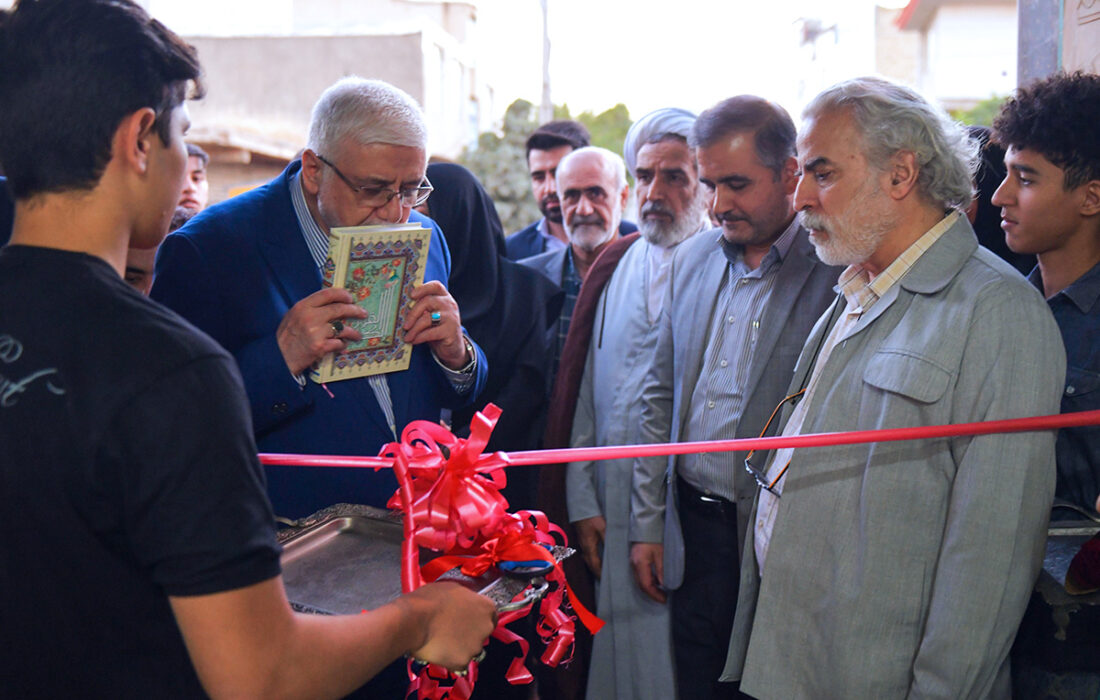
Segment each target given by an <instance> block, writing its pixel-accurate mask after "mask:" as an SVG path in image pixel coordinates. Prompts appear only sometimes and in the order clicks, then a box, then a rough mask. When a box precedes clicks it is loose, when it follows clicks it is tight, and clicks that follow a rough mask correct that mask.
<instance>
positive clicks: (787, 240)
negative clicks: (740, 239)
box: [718, 216, 801, 274]
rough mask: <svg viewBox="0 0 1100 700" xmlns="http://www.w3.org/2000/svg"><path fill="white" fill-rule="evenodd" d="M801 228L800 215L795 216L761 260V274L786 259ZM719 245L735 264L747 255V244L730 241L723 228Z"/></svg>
mask: <svg viewBox="0 0 1100 700" xmlns="http://www.w3.org/2000/svg"><path fill="white" fill-rule="evenodd" d="M799 228H801V226H800V225H799V223H798V217H797V216H796V217H793V218H792V219H791V223H789V224H787V228H785V229H783V233H781V234H779V238H777V239H775V243H772V247H771V249H770V250H769V251H768V253H767V255H765V256H764V259H763V260H761V261H760V272H761V274H763V273H765V272H767V271H768V270H770V269H771V268H772V266H773V265H778V264H779V263H781V262H783V260H785V259H786V257H787V253H789V252H790V250H791V246H792V245H794V239H795V236H796V235H797V234H798V230H799ZM718 245H719V246H721V248H722V252H723V253H725V255H726V259H727V260H729V261H730V263H732V264H734V265H736V264H737V263H738V261H740V260H741V259H742V258H743V257H744V255H745V246H743V245H741V244H740V243H730V242H729V241H728V240H726V237H725V236H724V235H722V230H721V229H719V231H718Z"/></svg>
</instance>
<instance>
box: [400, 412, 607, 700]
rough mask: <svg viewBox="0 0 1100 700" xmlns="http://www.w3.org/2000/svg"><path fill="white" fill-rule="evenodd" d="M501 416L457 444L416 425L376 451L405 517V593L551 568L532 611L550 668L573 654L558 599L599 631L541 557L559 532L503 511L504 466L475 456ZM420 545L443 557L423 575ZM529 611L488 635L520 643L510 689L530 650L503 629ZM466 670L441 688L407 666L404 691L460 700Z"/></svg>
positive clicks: (434, 676) (434, 675)
mask: <svg viewBox="0 0 1100 700" xmlns="http://www.w3.org/2000/svg"><path fill="white" fill-rule="evenodd" d="M500 413H501V411H500V409H499V408H498V407H496V406H494V405H493V404H489V405H488V406H486V407H485V408H484V409H483V410H482V411H481V412H479V413H477V414H475V415H474V419H473V421H472V422H471V424H470V437H469V438H465V439H463V438H457V437H455V436H454V435H453V434H452V433H451V432H450V431H449V430H447V429H445V428H443V427H442V426H440V425H438V424H435V423H432V422H429V421H414V422H412V423H410V424H409V425H408V426H406V427H405V429H404V430H403V431H402V433H401V441H400V442H396V443H390V444H389V445H386V446H385V447H384V448H383V449H382V455H383V456H385V457H389V458H391V459H392V460H393V468H394V474H395V476H396V477H397V482H398V485H399V486H398V491H397V493H395V494H394V495H393V497H392V498H390V500H389V503H388V504H387V505H388V506H389V507H390V508H400V509H401V510H402V511H403V512H404V513H405V524H404V532H405V539H404V542H403V543H402V557H401V586H402V590H404V591H405V592H406V593H408V592H410V591H413V590H415V589H417V588H419V587H420V586H421V585H423V582H424V581H425V580H427V581H434V580H436V579H437V578H438V577H439V576H441V575H443V574H444V573H445V572H447V571H450V570H451V569H453V568H455V567H456V566H457V567H461V571H462V573H464V574H466V575H467V576H473V577H477V576H480V575H482V574H484V573H485V572H487V571H488V570H489V569H490V568H491V567H493V566H496V565H497V564H499V563H500V562H503V561H535V560H538V561H545V562H547V563H552V564H553V569H552V570H551V571H550V572H549V573H548V574H547V575H546V578H547V580H549V581H551V582H554V583H556V584H557V586H556V588H555V589H554V590H552V591H551V592H550V593H549V594H548V595H547V596H546V597H545V598H543V600H542V601H541V603H540V605H539V614H540V620H539V622H538V625H537V629H538V633H539V636H540V637H541V638H542V640H543V641H544V642H545V643H546V645H547V648H546V651H545V652H544V653H543V655H542V661H543V662H544V663H546V664H547V665H550V666H556V665H558V663H560V662H561V661H562V660H567V658H566V657H567V654H571V650H572V647H573V638H574V634H575V626H574V622H573V618H572V616H571V615H569V613H567V612H566V611H565V610H563V609H562V603H563V601H564V598H565V596H566V595H568V597H569V601H570V603H571V604H572V606H573V609H574V610H575V611H576V612H577V615H578V617H580V618H581V620H582V622H584V624H585V626H587V627H588V629H589V630H590V631H591V632H592V633H593V634H595V633H596V632H597V631H598V630H599V629H600V627H602V626H603V621H602V620H600V619H599V618H597V617H596V616H595V615H593V614H592V613H590V612H589V611H588V610H586V609H585V608H584V606H583V605H581V603H580V601H578V600H577V599H576V597H575V596H574V595H573V591H572V589H571V588H569V584H568V582H567V581H566V580H565V574H564V572H563V571H562V568H561V564H560V563H559V562H558V561H557V560H556V559H555V558H554V556H553V554H551V553H550V550H549V549H548V546H552V545H554V544H557V543H558V542H559V541H560V543H561V544H563V545H564V544H566V541H565V534H564V533H563V532H562V530H561V528H559V527H558V526H556V525H554V524H553V523H551V522H550V521H549V519H548V518H547V517H546V515H545V514H543V513H541V512H538V511H520V512H519V513H516V514H511V513H509V512H508V501H506V500H505V499H504V497H503V496H501V495H500V489H501V488H503V487H504V486H505V484H506V483H507V481H506V477H505V476H504V469H503V467H505V466H507V465H508V463H509V462H508V458H507V456H506V455H504V454H502V453H493V454H488V455H486V454H483V453H482V451H483V450H484V449H485V447H486V445H488V444H489V436H490V434H491V433H492V431H493V428H494V427H495V426H496V422H497V419H498V418H499V417H500ZM544 545H545V546H544ZM420 547H424V548H426V549H431V550H435V551H439V552H444V555H443V556H440V557H437V558H436V559H433V560H432V561H429V562H428V563H427V564H425V565H424V567H422V568H421V567H419V566H418V564H419V560H420V552H419V548H420ZM530 610H531V606H527V607H526V608H524V609H522V610H518V611H515V612H511V613H506V614H504V615H501V616H500V617H499V618H498V621H497V628H496V630H495V631H494V632H493V637H494V638H496V639H498V640H500V641H502V642H505V643H511V642H517V643H518V644H519V647H520V651H521V653H520V654H519V655H518V657H517V658H516V659H514V660H513V661H512V664H511V666H510V668H509V671H508V680H509V681H510V682H511V683H513V684H515V683H530V682H531V680H532V677H531V674H530V673H529V672H528V671H527V670H526V668H525V667H524V664H523V661H524V659H525V658H526V656H527V651H528V644H527V641H526V640H524V639H523V638H522V637H519V636H518V635H516V634H515V633H513V632H511V631H510V630H507V629H505V627H504V626H505V625H506V624H508V623H509V622H512V621H513V620H516V619H519V618H520V617H523V616H524V615H526V614H528V613H529V612H530ZM570 658H571V657H570ZM473 666H474V668H472V669H471V673H470V674H469V675H468V676H467V677H465V678H458V679H456V681H455V683H454V684H453V685H451V686H449V687H448V686H445V685H444V684H442V683H441V680H444V679H446V678H447V677H448V674H446V672H445V671H444V670H443V669H440V668H438V667H435V666H431V665H429V666H427V667H425V668H424V669H422V670H421V671H420V672H419V673H413V672H412V667H411V662H410V668H409V674H410V679H411V681H412V683H411V685H410V689H414V690H416V691H417V696H418V697H419V698H421V699H422V700H437V699H438V698H442V697H444V696H447V697H449V698H453V699H454V700H465V698H468V697H469V694H470V692H471V691H472V690H473V682H474V680H475V679H476V675H475V674H476V664H475V665H473Z"/></svg>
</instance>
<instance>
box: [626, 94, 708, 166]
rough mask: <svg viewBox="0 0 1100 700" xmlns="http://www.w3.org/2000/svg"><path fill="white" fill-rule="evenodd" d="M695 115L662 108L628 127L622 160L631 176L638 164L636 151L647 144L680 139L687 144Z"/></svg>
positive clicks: (682, 110)
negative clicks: (624, 160) (624, 161)
mask: <svg viewBox="0 0 1100 700" xmlns="http://www.w3.org/2000/svg"><path fill="white" fill-rule="evenodd" d="M694 124H695V114H693V113H692V112H689V111H687V110H686V109H679V108H677V107H664V108H662V109H658V110H655V111H653V112H650V113H649V114H647V115H645V116H644V117H642V118H641V119H639V120H638V121H636V122H634V123H633V124H631V125H630V130H629V131H627V132H626V140H625V141H623V158H624V159H626V167H627V169H628V170H629V171H630V174H631V175H635V172H634V169H635V167H637V164H638V151H640V150H642V146H644V145H646V144H647V143H660V142H661V141H665V140H666V139H671V138H675V139H681V140H683V141H684V143H687V140H688V138H689V137H690V136H691V127H692V126H693V125H694Z"/></svg>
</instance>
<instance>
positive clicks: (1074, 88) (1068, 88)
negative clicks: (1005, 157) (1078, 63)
mask: <svg viewBox="0 0 1100 700" xmlns="http://www.w3.org/2000/svg"><path fill="white" fill-rule="evenodd" d="M1097 115H1100V75H1095V74H1092V73H1081V72H1080V71H1078V72H1076V73H1070V74H1066V73H1056V74H1054V75H1052V76H1049V77H1047V78H1043V79H1041V80H1038V81H1036V82H1034V83H1031V84H1030V85H1028V86H1027V87H1024V88H1020V89H1019V90H1017V91H1016V96H1015V97H1013V98H1011V99H1009V100H1008V101H1007V102H1005V103H1004V105H1003V106H1002V107H1001V111H1000V113H999V114H998V115H997V118H996V119H994V120H993V138H995V139H996V140H997V142H998V143H1000V144H1001V145H1003V146H1004V147H1005V148H1008V147H1012V148H1015V149H1017V150H1023V149H1025V148H1027V149H1030V150H1033V151H1036V152H1038V153H1039V154H1041V155H1042V156H1043V157H1044V158H1046V159H1047V160H1049V161H1050V162H1051V163H1054V164H1055V165H1057V166H1058V167H1059V168H1061V169H1062V170H1064V171H1065V178H1064V180H1063V182H1062V186H1063V187H1064V188H1065V189H1067V190H1072V189H1074V188H1076V187H1079V186H1080V185H1083V184H1084V183H1086V182H1088V181H1089V180H1100V129H1097V128H1096V120H1097V118H1098V117H1097Z"/></svg>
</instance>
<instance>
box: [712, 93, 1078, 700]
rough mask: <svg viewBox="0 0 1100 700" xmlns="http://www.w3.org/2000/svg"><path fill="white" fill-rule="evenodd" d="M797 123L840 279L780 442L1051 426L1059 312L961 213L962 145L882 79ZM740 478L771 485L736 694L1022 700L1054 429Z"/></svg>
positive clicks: (808, 189)
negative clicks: (1005, 423)
mask: <svg viewBox="0 0 1100 700" xmlns="http://www.w3.org/2000/svg"><path fill="white" fill-rule="evenodd" d="M803 117H804V121H803V124H802V130H801V132H800V133H799V136H798V158H799V166H800V170H801V171H802V176H801V179H800V180H799V183H798V188H797V191H796V192H795V202H794V203H795V207H796V208H797V209H798V212H799V218H800V219H801V220H802V223H803V225H805V226H806V228H808V229H809V230H810V238H811V241H812V242H813V245H814V247H815V248H816V249H817V253H818V256H820V257H821V259H822V260H825V261H826V262H829V263H831V264H833V265H846V266H847V267H846V268H845V270H844V271H843V273H842V274H841V275H840V278H839V283H838V284H839V288H840V291H841V294H840V296H839V297H838V298H837V300H836V302H835V303H834V304H833V305H832V307H831V308H830V309H829V310H828V311H827V312H826V313H825V314H823V315H822V316H821V319H820V321H819V322H818V323H817V325H816V326H815V328H814V330H813V332H812V333H811V334H810V336H809V338H808V339H807V341H806V345H805V347H804V349H803V351H802V354H801V357H800V358H799V360H798V365H797V366H796V368H795V371H794V376H793V378H792V380H791V384H790V387H789V389H788V395H789V396H798V398H797V399H796V400H795V403H794V405H793V408H792V407H791V406H790V405H787V406H784V407H783V409H782V413H781V415H780V419H779V421H780V424H781V425H782V434H783V435H800V434H810V433H832V432H842V431H863V430H876V429H889V428H901V427H912V426H923V425H929V426H932V425H942V424H946V423H971V422H977V421H988V420H998V419H1005V418H1017V417H1023V416H1033V415H1045V414H1050V413H1057V412H1058V407H1059V399H1060V396H1061V392H1062V388H1063V386H1064V380H1065V368H1066V365H1065V353H1064V351H1063V349H1062V343H1061V336H1060V334H1059V332H1058V328H1057V326H1056V325H1055V323H1054V319H1053V317H1052V316H1051V313H1050V310H1049V309H1048V308H1047V305H1046V303H1045V302H1044V300H1043V298H1042V296H1041V295H1040V294H1039V293H1038V292H1037V291H1036V289H1035V288H1034V287H1032V286H1031V285H1029V284H1028V283H1027V281H1026V280H1025V279H1024V278H1023V277H1021V276H1020V275H1019V274H1018V273H1017V272H1016V271H1015V270H1014V269H1013V268H1012V267H1010V266H1009V265H1008V264H1007V263H1005V262H1003V261H1002V260H1000V259H999V258H997V257H996V256H995V255H993V254H992V253H990V252H989V251H988V250H986V249H984V248H981V247H979V246H978V242H977V240H976V238H975V236H974V231H973V230H972V229H971V228H970V224H969V222H968V221H967V218H966V215H965V214H963V213H961V211H962V210H964V209H965V208H966V205H967V204H968V203H969V202H970V199H971V197H972V190H971V188H972V185H971V172H972V168H973V165H974V162H975V156H976V153H977V145H976V144H975V143H972V142H971V141H970V140H969V138H968V137H967V134H966V131H965V130H964V129H963V128H962V127H961V126H960V125H958V124H955V123H953V122H952V121H951V120H950V119H949V117H948V116H947V114H946V113H944V112H943V110H942V109H941V108H939V107H935V106H933V105H932V104H930V103H929V102H928V101H927V100H925V99H924V98H922V97H921V96H920V95H918V94H917V93H916V92H914V91H913V90H911V89H909V88H907V87H905V86H902V85H898V84H895V83H892V82H889V81H886V80H883V79H881V78H857V79H854V80H850V81H847V82H844V83H840V84H838V85H835V86H833V87H831V88H829V89H827V90H826V91H825V92H823V93H822V94H820V95H818V96H817V97H815V98H814V99H813V100H812V101H811V102H810V104H809V105H808V106H807V107H806V110H805V112H804V114H803ZM788 403H790V402H788ZM746 466H747V467H749V468H750V470H751V473H752V474H753V476H754V477H755V478H756V479H757V481H758V482H759V483H760V485H761V487H762V488H761V489H760V491H759V497H758V501H757V507H756V509H755V511H754V513H753V518H752V519H753V523H754V526H753V534H752V537H750V538H748V541H747V542H746V546H745V555H744V560H743V563H742V567H741V588H740V591H741V594H740V598H739V600H738V603H737V618H736V621H735V623H734V630H733V634H732V638H731V644H730V650H729V660H728V664H727V668H726V676H725V677H726V678H728V679H731V680H733V679H740V680H741V689H742V690H743V691H744V692H747V693H749V694H750V695H752V696H754V697H758V698H804V697H838V698H900V697H908V698H933V697H934V698H1007V697H1009V696H1010V695H1011V687H1010V686H1011V683H1010V674H1009V663H1008V652H1009V648H1010V647H1011V646H1012V640H1013V637H1014V636H1015V634H1016V629H1017V627H1018V625H1019V623H1020V619H1021V617H1022V615H1023V613H1024V609H1025V607H1026V606H1027V602H1028V599H1029V597H1030V595H1031V590H1032V584H1033V583H1034V581H1035V577H1036V575H1037V573H1038V571H1039V566H1040V565H1041V563H1042V559H1043V549H1044V547H1043V545H1044V542H1045V540H1046V530H1047V519H1048V517H1049V513H1050V504H1051V500H1052V498H1053V495H1054V481H1055V471H1054V431H1040V432H1030V433H1015V434H1000V435H978V436H962V437H955V438H950V439H935V440H933V439H926V440H909V441H903V442H882V443H865V444H858V445H837V446H832V447H808V448H798V449H793V450H792V449H779V450H775V451H773V452H772V453H771V454H770V455H762V454H757V455H753V457H752V458H751V459H748V460H746Z"/></svg>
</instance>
